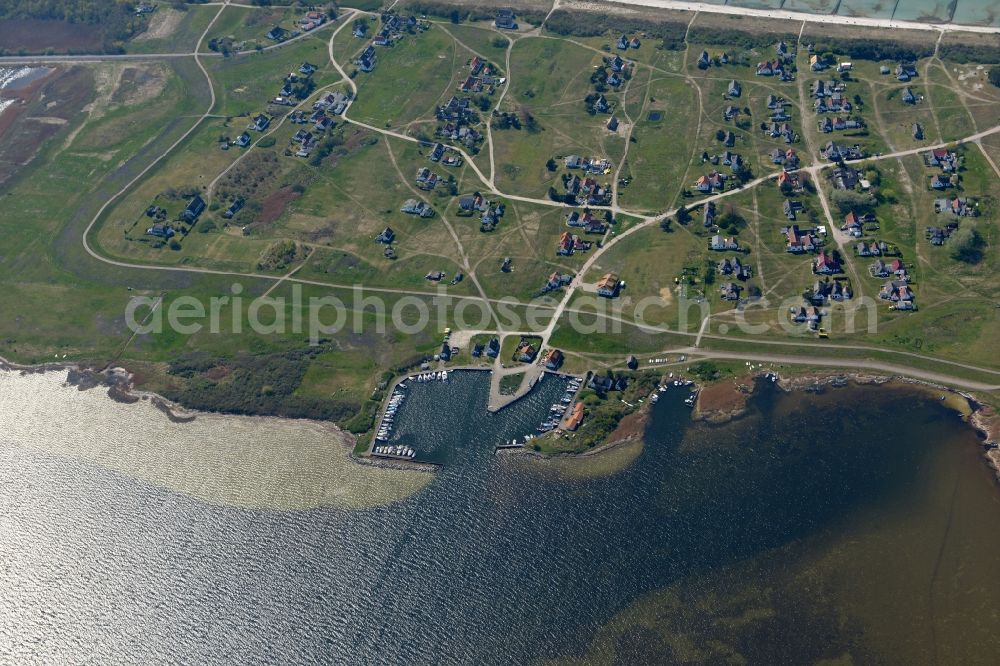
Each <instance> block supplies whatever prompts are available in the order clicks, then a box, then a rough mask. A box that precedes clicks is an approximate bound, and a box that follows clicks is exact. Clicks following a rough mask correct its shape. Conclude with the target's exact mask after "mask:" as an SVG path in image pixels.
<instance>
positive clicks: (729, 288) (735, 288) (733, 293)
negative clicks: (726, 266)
mask: <svg viewBox="0 0 1000 666" xmlns="http://www.w3.org/2000/svg"><path fill="white" fill-rule="evenodd" d="M741 291H743V287H741V286H740V285H738V284H736V283H735V282H723V283H722V285H721V286H720V287H719V294H720V296H722V300H724V301H738V300H740V292H741Z"/></svg>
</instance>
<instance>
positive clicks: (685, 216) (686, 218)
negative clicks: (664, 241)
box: [677, 206, 691, 224]
mask: <svg viewBox="0 0 1000 666" xmlns="http://www.w3.org/2000/svg"><path fill="white" fill-rule="evenodd" d="M690 221H691V213H690V212H688V209H687V208H686V207H684V206H681V207H680V208H678V209H677V224H687V223H688V222H690Z"/></svg>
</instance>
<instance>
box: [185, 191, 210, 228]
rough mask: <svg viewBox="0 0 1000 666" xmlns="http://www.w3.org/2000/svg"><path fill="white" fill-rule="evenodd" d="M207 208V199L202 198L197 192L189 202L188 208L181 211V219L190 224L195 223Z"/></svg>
mask: <svg viewBox="0 0 1000 666" xmlns="http://www.w3.org/2000/svg"><path fill="white" fill-rule="evenodd" d="M203 210H205V200H204V199H202V198H201V195H199V194H196V195H194V197H193V198H192V199H191V201H189V202H188V205H187V208H185V209H184V212H182V213H181V219H182V220H184V221H185V222H187V223H188V224H194V223H195V220H197V219H198V216H199V215H201V212H202V211H203Z"/></svg>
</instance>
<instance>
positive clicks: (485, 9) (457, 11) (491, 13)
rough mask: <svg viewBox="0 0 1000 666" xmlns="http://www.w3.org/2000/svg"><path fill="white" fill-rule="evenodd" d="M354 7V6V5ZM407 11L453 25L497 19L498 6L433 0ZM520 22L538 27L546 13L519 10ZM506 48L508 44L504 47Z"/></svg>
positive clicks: (421, 1)
mask: <svg viewBox="0 0 1000 666" xmlns="http://www.w3.org/2000/svg"><path fill="white" fill-rule="evenodd" d="M352 6H353V5H352ZM407 11H410V12H412V13H414V14H426V15H427V16H437V17H438V18H443V19H448V20H449V21H451V22H452V23H461V22H462V21H489V20H492V19H493V18H495V17H496V15H497V10H496V6H490V5H488V4H486V5H476V4H475V3H465V2H462V3H460V4H459V3H451V2H434V1H433V0H418V1H417V2H411V3H408V4H407ZM517 17H518V20H519V21H523V22H525V23H532V24H534V25H538V24H539V23H541V22H542V20H543V19H544V18H545V12H538V11H529V10H523V9H518V10H517ZM504 46H506V44H505V45H504Z"/></svg>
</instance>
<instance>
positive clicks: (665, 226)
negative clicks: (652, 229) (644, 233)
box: [660, 217, 673, 233]
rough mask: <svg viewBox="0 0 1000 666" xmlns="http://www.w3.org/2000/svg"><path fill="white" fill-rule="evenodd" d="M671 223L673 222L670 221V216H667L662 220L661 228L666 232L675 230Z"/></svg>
mask: <svg viewBox="0 0 1000 666" xmlns="http://www.w3.org/2000/svg"><path fill="white" fill-rule="evenodd" d="M670 225H671V222H670V218H669V217H665V218H663V219H662V220H660V229H661V230H663V231H665V232H667V233H670V232H672V231H673V228H672V227H671V226H670Z"/></svg>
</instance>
